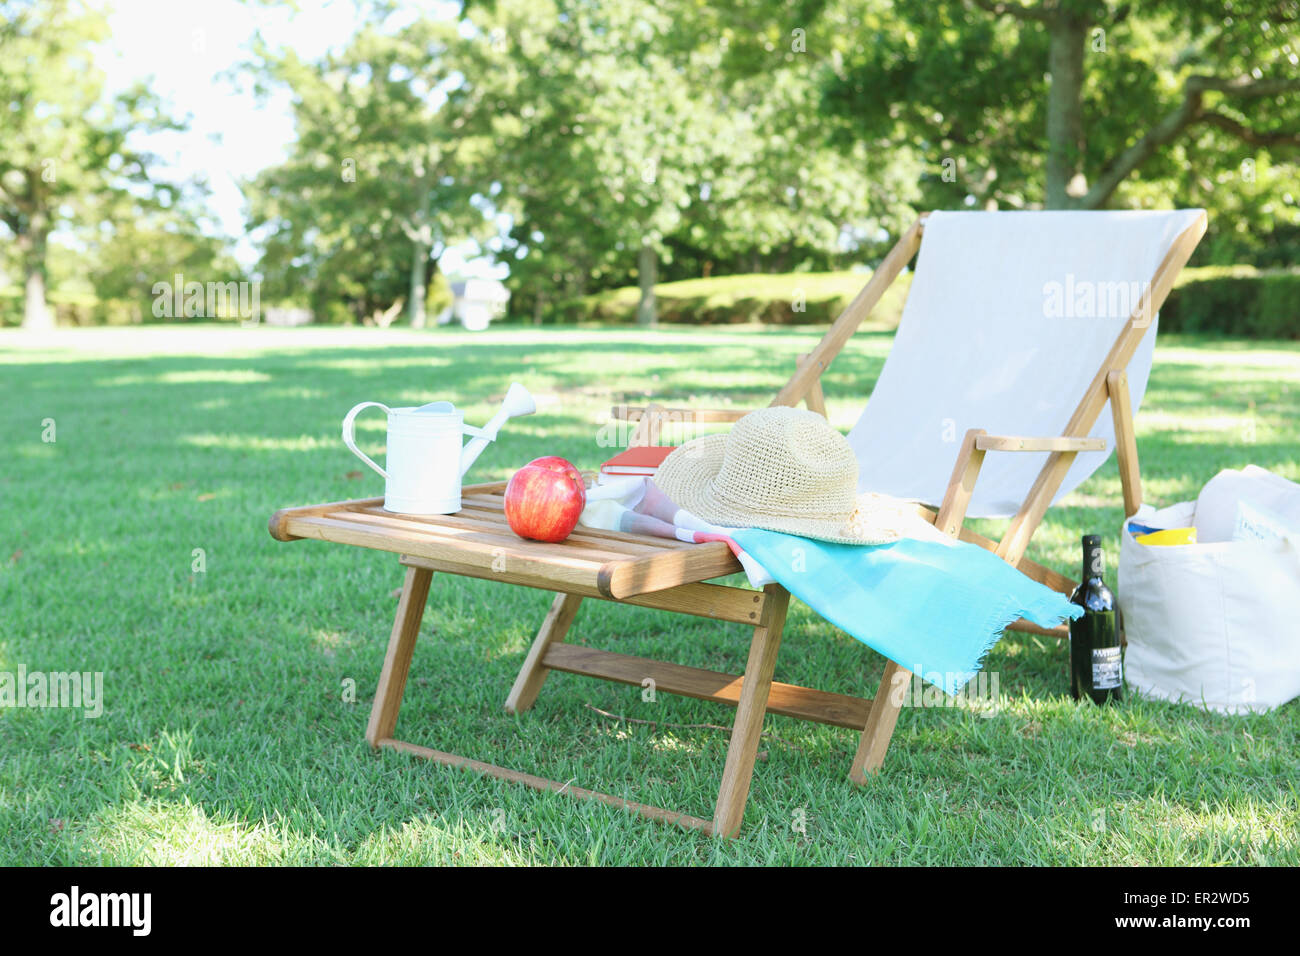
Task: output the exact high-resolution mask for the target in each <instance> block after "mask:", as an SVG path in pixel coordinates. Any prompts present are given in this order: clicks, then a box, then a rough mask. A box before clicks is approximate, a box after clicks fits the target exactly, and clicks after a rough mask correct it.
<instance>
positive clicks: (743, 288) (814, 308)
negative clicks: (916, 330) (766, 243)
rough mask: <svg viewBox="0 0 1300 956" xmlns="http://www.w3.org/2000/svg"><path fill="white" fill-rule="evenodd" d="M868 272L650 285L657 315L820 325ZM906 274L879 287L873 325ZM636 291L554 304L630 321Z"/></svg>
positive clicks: (892, 315) (891, 313)
mask: <svg viewBox="0 0 1300 956" xmlns="http://www.w3.org/2000/svg"><path fill="white" fill-rule="evenodd" d="M870 278H871V274H870V273H868V272H791V273H782V274H749V275H730V276H718V277H716V278H711V279H687V280H684V281H681V282H665V283H661V284H660V285H657V286H655V300H656V305H657V307H658V313H659V321H660V322H667V323H675V324H686V325H734V324H739V323H746V322H762V323H764V324H768V325H825V324H827V323H830V322H833V321H834V320H835V317H836V316H837V315H839V314H840V312H842V311H843V310H844V308H845V306H847V305H848V304H849V303H850V302H851V301H853V297H854V296H856V295H857V294H858V293H859V292H860V291H861V290H862V287H863V286H864V285H866V284H867V280H868V279H870ZM909 281H910V276H908V275H903V276H900V277H899V281H898V282H896V283H894V286H893V287H892V288H891V289H889V291H888V292H886V293H885V297H884V298H883V299H882V300H881V302H880V304H879V305H878V306H877V307H876V310H875V312H874V313H873V317H872V322H871V324H872V325H873V326H877V325H878V326H880V327H882V328H893V327H895V326H897V325H898V319H899V316H900V315H901V314H902V309H903V299H904V298H905V296H906V292H907V286H908V283H909ZM639 298H640V292H639V290H638V289H637V288H636V287H635V286H626V287H624V288H621V289H611V290H609V291H607V292H599V293H596V294H594V295H589V296H585V297H583V298H581V299H577V300H574V301H571V302H568V303H564V304H563V305H560V306H558V307H556V308H554V309H553V310H552V311H551V313H550V316H551V318H552V319H553V320H558V321H562V322H565V321H567V322H575V321H576V322H580V321H595V322H632V321H635V319H636V307H637V301H638V300H639Z"/></svg>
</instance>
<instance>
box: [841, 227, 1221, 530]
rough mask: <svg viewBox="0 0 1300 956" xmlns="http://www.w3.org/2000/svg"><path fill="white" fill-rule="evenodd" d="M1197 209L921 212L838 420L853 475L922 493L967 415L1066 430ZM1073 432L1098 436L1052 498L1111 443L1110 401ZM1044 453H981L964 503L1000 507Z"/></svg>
mask: <svg viewBox="0 0 1300 956" xmlns="http://www.w3.org/2000/svg"><path fill="white" fill-rule="evenodd" d="M1203 216H1204V212H1203V211H1201V210H1199V209H1187V210H1175V211H1172V212H934V213H931V214H930V216H929V217H928V218H927V219H926V222H925V231H924V237H923V239H922V241H921V247H920V252H919V254H918V257H917V265H916V272H915V275H914V276H913V279H912V285H911V290H910V291H909V292H908V297H907V304H906V306H905V307H904V310H903V317H902V321H901V323H900V325H899V327H898V333H897V335H896V337H895V339H894V344H893V348H892V349H891V351H890V353H889V357H888V359H887V360H886V362H885V367H884V369H883V371H882V372H881V374H880V379H879V381H877V383H876V386H875V389H874V390H873V391H872V393H871V398H870V401H868V403H867V406H866V410H865V411H864V412H863V414H862V417H861V418H860V419H859V420H858V423H857V424H856V425H855V426H854V427H853V430H852V431H851V432H850V433H849V442H850V444H851V445H852V446H853V449H854V452H855V453H856V454H857V456H858V462H859V468H860V478H859V486H860V490H862V491H875V492H882V493H885V494H890V495H894V496H897V497H900V498H907V499H912V500H916V501H920V502H924V503H926V504H930V505H937V504H938V503H939V502H940V501H942V500H943V497H944V493H945V491H946V489H947V487H948V483H949V479H950V477H951V474H952V469H953V460H954V458H955V456H956V454H957V450H958V448H959V446H960V443H961V440H962V437H963V436H964V435H965V433H966V431H967V429H970V428H982V429H984V430H985V431H987V432H989V433H990V434H999V435H1026V436H1057V435H1063V434H1065V432H1064V431H1063V429H1064V428H1065V426H1066V423H1067V422H1068V421H1069V419H1070V416H1071V414H1072V413H1073V412H1074V411H1075V408H1076V406H1077V405H1078V404H1079V400H1080V398H1081V397H1082V396H1083V394H1084V392H1085V390H1086V389H1087V387H1088V385H1089V383H1090V382H1091V381H1092V379H1093V377H1094V376H1095V375H1096V374H1097V370H1098V368H1099V367H1101V365H1102V364H1103V362H1104V360H1105V358H1106V355H1107V353H1108V351H1109V350H1110V348H1111V346H1112V345H1113V344H1114V343H1115V340H1116V337H1117V336H1118V335H1119V334H1120V332H1121V330H1122V329H1123V327H1124V324H1125V323H1126V322H1127V321H1128V319H1129V316H1130V313H1131V312H1132V311H1133V310H1134V309H1135V308H1136V307H1137V305H1138V301H1139V299H1140V297H1141V293H1142V292H1143V291H1144V290H1146V289H1147V288H1148V287H1149V286H1150V283H1151V281H1152V278H1153V276H1154V275H1155V274H1156V271H1157V268H1158V267H1159V265H1160V263H1161V261H1162V260H1163V259H1164V257H1165V255H1166V253H1167V252H1168V251H1169V249H1170V247H1171V246H1172V245H1173V243H1174V242H1175V241H1176V240H1177V239H1178V238H1179V236H1181V235H1182V234H1183V233H1184V232H1185V231H1186V230H1188V229H1189V228H1192V227H1193V226H1194V225H1195V224H1196V223H1197V221H1198V219H1200V218H1201V217H1203ZM1151 320H1152V328H1150V329H1148V330H1147V332H1146V334H1145V335H1144V336H1143V338H1142V341H1141V344H1140V345H1139V346H1138V348H1137V351H1136V353H1135V354H1134V356H1133V358H1132V359H1131V360H1130V361H1129V363H1128V366H1127V371H1128V382H1129V390H1130V394H1131V404H1132V407H1133V409H1134V410H1135V411H1136V409H1137V408H1138V406H1139V405H1140V404H1141V402H1142V396H1143V393H1144V392H1145V391H1146V385H1147V376H1148V374H1149V373H1150V370H1151V358H1152V351H1153V349H1154V346H1155V328H1154V325H1155V316H1152V317H1151ZM1088 434H1089V435H1091V436H1093V437H1099V438H1104V439H1105V440H1106V450H1105V451H1097V452H1081V453H1080V454H1078V456H1077V457H1076V459H1075V461H1074V464H1073V465H1072V466H1071V468H1070V470H1069V472H1068V473H1067V475H1066V477H1065V480H1064V481H1063V482H1062V483H1061V486H1060V489H1059V490H1058V491H1057V493H1056V495H1055V496H1054V497H1053V499H1052V500H1053V502H1055V501H1058V500H1060V498H1061V497H1063V496H1064V495H1066V494H1069V492H1070V491H1072V490H1073V489H1074V488H1076V487H1077V486H1078V485H1079V484H1080V483H1082V482H1083V481H1084V480H1086V479H1087V478H1088V476H1090V475H1091V474H1092V473H1093V472H1094V471H1096V470H1097V469H1098V468H1100V467H1101V465H1102V464H1103V463H1104V462H1105V461H1106V459H1107V458H1108V457H1109V456H1110V454H1111V450H1112V449H1113V448H1114V445H1115V432H1114V425H1113V422H1112V420H1111V416H1109V415H1102V416H1099V417H1098V419H1097V421H1096V423H1095V424H1094V425H1093V427H1092V429H1091V431H1090V432H1089V433H1088ZM1080 437H1081V436H1080ZM1046 461H1047V453H1046V452H1040V453H1022V454H1015V455H991V456H989V458H988V459H987V460H986V461H985V462H984V465H983V469H982V471H981V473H980V478H979V482H978V484H977V485H976V486H975V489H974V493H973V496H972V498H971V502H970V505H969V507H968V509H967V515H968V516H970V517H977V518H1001V517H1009V516H1011V515H1013V514H1015V513H1016V511H1017V509H1018V508H1019V507H1020V505H1021V503H1022V502H1024V500H1025V498H1026V495H1027V494H1028V492H1029V490H1030V487H1031V486H1032V485H1033V483H1034V480H1035V479H1036V478H1037V476H1038V474H1039V472H1040V471H1042V468H1043V465H1044V464H1045V462H1046Z"/></svg>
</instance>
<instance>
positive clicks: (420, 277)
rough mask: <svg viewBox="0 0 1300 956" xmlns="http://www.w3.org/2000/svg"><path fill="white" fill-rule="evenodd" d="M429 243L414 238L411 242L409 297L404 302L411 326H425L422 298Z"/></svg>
mask: <svg viewBox="0 0 1300 956" xmlns="http://www.w3.org/2000/svg"><path fill="white" fill-rule="evenodd" d="M430 251H431V250H430V248H429V244H428V243H427V242H424V241H422V240H419V239H416V240H413V241H412V242H411V299H410V301H409V302H407V304H406V314H407V315H408V316H410V318H411V328H413V329H422V328H424V326H425V321H426V316H425V314H424V299H425V296H426V293H427V291H428V286H427V285H426V281H427V279H426V277H427V275H428V273H427V271H426V270H427V269H428V265H429V253H430Z"/></svg>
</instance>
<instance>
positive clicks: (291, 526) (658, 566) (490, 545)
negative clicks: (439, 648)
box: [270, 482, 742, 600]
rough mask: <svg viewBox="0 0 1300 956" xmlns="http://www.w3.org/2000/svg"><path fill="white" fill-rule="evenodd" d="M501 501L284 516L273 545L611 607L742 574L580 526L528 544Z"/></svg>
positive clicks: (694, 551) (336, 508)
mask: <svg viewBox="0 0 1300 956" xmlns="http://www.w3.org/2000/svg"><path fill="white" fill-rule="evenodd" d="M504 491H505V483H504V482H498V483H494V484H489V485H470V486H467V487H466V488H465V489H464V493H463V494H462V496H461V510H460V511H458V512H456V513H455V514H450V515H405V514H395V513H393V512H389V511H385V510H384V500H383V498H362V499H357V500H354V501H336V502H331V503H328V504H320V505H308V506H306V507H301V508H285V509H282V510H280V511H277V512H276V513H275V514H274V515H272V516H271V522H270V530H271V536H272V537H274V538H276V539H277V540H280V541H292V540H295V539H298V538H309V539H310V538H314V539H317V540H320V541H336V542H339V543H341V544H351V545H356V546H358V547H363V548H375V549H377V550H380V551H391V552H394V553H396V554H402V555H410V556H412V557H414V558H419V559H421V563H422V564H425V565H427V566H429V567H432V568H435V569H438V570H443V571H448V572H452V573H455V574H464V575H468V576H471V577H479V578H485V579H488V580H501V581H507V582H510V583H514V584H524V585H530V586H532V587H540V588H546V589H548V590H556V591H567V592H569V593H572V594H581V595H585V596H589V597H603V598H612V599H615V600H621V599H623V598H628V597H633V596H636V595H639V594H646V593H648V592H651V591H659V590H663V589H665V588H671V587H676V586H677V585H680V584H688V583H692V582H697V581H707V580H709V579H710V578H716V577H720V576H722V575H726V574H734V573H736V572H738V571H741V570H742V568H741V566H740V562H738V561H737V560H736V558H735V556H734V555H733V554H732V553H731V550H730V549H729V548H728V547H727V546H726V545H725V544H723V543H721V542H708V543H705V544H690V543H687V542H683V541H674V540H671V539H668V538H656V537H651V536H648V535H635V534H623V533H621V532H615V531H597V530H594V529H591V528H585V527H582V526H581V525H579V526H578V528H576V529H575V530H574V532H573V533H572V534H571V535H569V537H568V538H566V539H565V540H564V541H561V542H559V543H557V544H545V543H542V542H538V541H525V540H524V539H522V538H520V537H519V536H518V535H516V534H515V533H514V532H513V531H511V530H510V526H509V524H507V523H506V516H505V500H504V497H503V495H504Z"/></svg>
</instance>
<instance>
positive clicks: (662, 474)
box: [654, 434, 905, 544]
mask: <svg viewBox="0 0 1300 956" xmlns="http://www.w3.org/2000/svg"><path fill="white" fill-rule="evenodd" d="M726 441H727V436H726V435H725V434H720V435H704V436H702V437H700V438H696V439H693V440H691V441H688V442H687V443H686V444H684V445H681V446H680V447H679V448H677V449H676V450H675V451H673V452H672V453H671V454H669V455H668V457H667V458H665V459H664V460H663V464H661V465H660V466H659V470H658V471H657V472H656V473H655V476H654V483H655V485H656V486H657V487H658V488H659V490H660V491H662V492H663V493H664V494H665V495H667V496H668V497H669V499H671V500H672V502H673V504H675V505H677V507H679V508H683V509H685V510H686V511H689V512H690V513H691V514H693V515H695V516H696V517H698V518H703V519H704V520H705V521H707V522H709V523H710V524H716V525H721V526H723V527H726V528H760V529H762V530H764V531H779V532H782V533H784V534H795V535H799V536H800V537H804V538H814V539H816V540H818V541H830V542H832V543H835V544H891V543H893V542H895V541H898V540H899V539H900V538H902V537H903V525H904V520H905V516H904V514H903V512H902V511H900V510H899V509H897V508H894V507H891V506H890V505H888V504H885V503H884V500H883V499H881V498H880V497H879V496H877V495H870V494H865V495H859V496H858V509H857V511H856V512H855V513H854V514H852V515H844V514H840V515H809V514H801V515H782V514H773V513H759V512H755V511H751V510H746V509H738V508H736V507H735V506H734V505H732V504H730V503H728V502H727V501H725V500H723V499H722V498H721V497H720V496H719V495H718V494H717V478H718V473H719V472H720V471H721V470H722V461H723V457H724V454H725V447H726Z"/></svg>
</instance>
